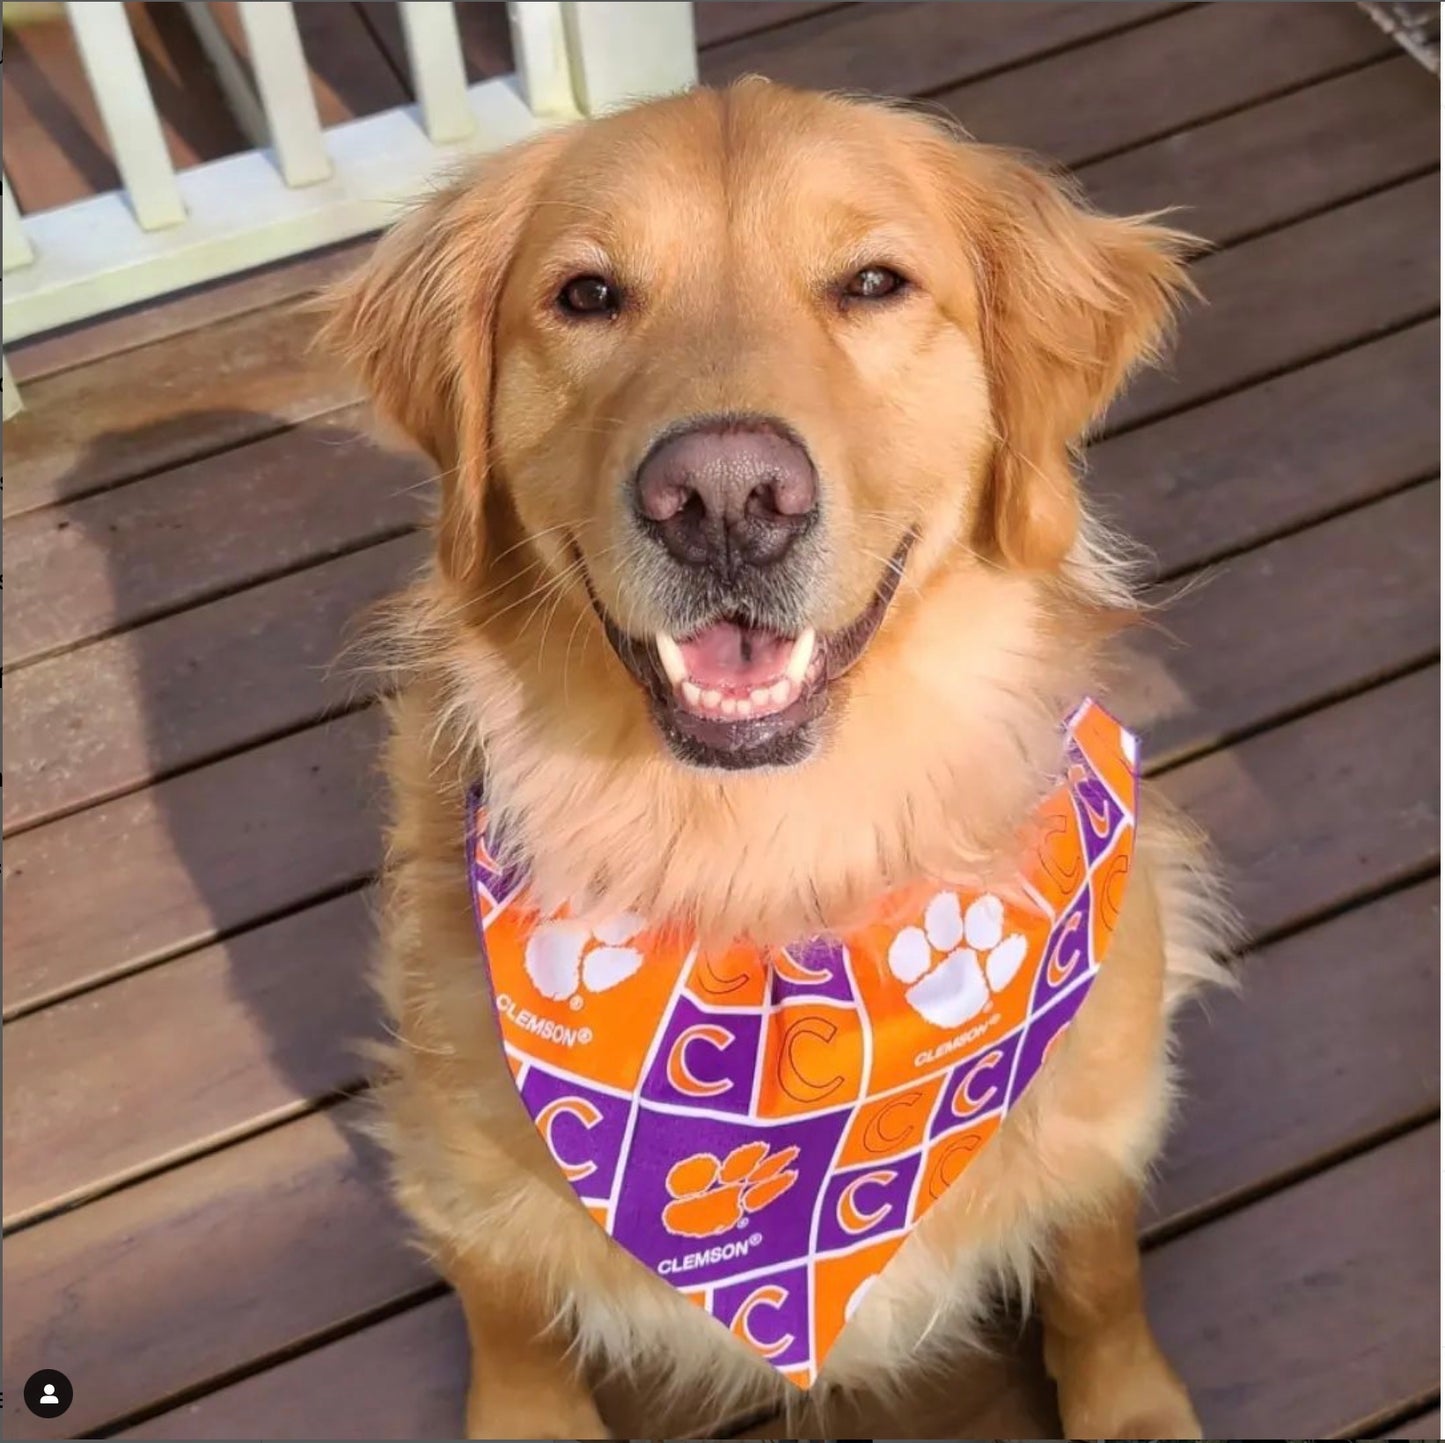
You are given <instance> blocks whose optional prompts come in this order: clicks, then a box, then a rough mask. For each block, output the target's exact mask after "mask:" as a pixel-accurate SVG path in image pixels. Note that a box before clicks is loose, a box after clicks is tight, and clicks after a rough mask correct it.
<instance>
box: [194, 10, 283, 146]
mask: <svg viewBox="0 0 1445 1443" xmlns="http://www.w3.org/2000/svg"><path fill="white" fill-rule="evenodd" d="M181 8H182V9H183V10H184V12H185V16H186V19H187V20H189V21H190V22H191V29H192V30H194V31H195V32H196V39H197V41H198V42H199V43H200V47H201V49H202V50H204V51H205V53H206V59H207V60H209V61H210V62H211V69H212V70H214V71H215V72H216V82H217V84H219V85H220V87H221V94H222V95H224V96H225V97H226V104H227V105H229V106H230V108H231V116H232V118H233V119H234V120H235V122H236V124H237V125H239V126H240V127H241V134H242V135H244V136H245V137H246V139H247V140H249V141H250V142H251V144H252V145H253V146H254V147H255V148H256V149H257V150H264V149H265V148H266V147H267V146H268V145H269V144H270V143H271V135H270V131H269V129H268V128H267V125H266V112H265V111H264V110H262V108H261V97H260V96H259V95H257V94H256V87H255V85H254V84H253V83H252V80H251V77H250V76H249V75H248V74H247V73H246V67H245V66H244V65H243V64H242V63H241V59H240V57H239V56H238V55H237V54H236V52H235V51H234V50H233V49H232V48H231V42H230V41H229V40H228V39H227V38H226V32H225V31H224V30H222V29H221V27H220V26H219V25H218V24H217V23H216V17H215V15H214V14H213V13H212V11H211V7H210V4H209V0H184V3H183V4H182V7H181Z"/></svg>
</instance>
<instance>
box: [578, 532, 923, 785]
mask: <svg viewBox="0 0 1445 1443" xmlns="http://www.w3.org/2000/svg"><path fill="white" fill-rule="evenodd" d="M917 539H918V537H917V533H916V532H915V531H911V530H910V531H909V532H908V533H907V534H906V535H905V536H904V538H903V540H902V541H901V542H899V544H898V547H897V549H896V550H895V551H894V553H893V556H892V559H891V560H890V561H889V563H888V567H887V569H886V570H885V571H884V573H883V578H882V580H881V581H880V582H879V584H878V589H877V590H876V591H875V592H874V593H873V598H872V600H871V601H870V602H869V603H868V605H867V606H866V607H864V609H863V610H862V611H861V612H860V613H859V614H858V615H857V616H856V617H855V618H854V619H853V620H852V621H851V622H849V623H848V625H847V626H845V627H843V628H842V629H841V630H839V631H834V632H830V633H828V634H827V635H826V636H820V637H819V638H818V645H819V647H820V648H821V649H822V655H823V668H822V672H821V674H820V675H819V677H818V680H817V681H816V682H815V683H814V684H813V686H812V687H811V688H810V689H809V690H808V691H807V692H805V693H804V694H803V695H802V696H800V697H799V698H798V699H797V701H795V702H794V703H793V704H792V705H791V706H790V707H788V708H786V709H785V710H784V711H780V712H776V713H774V714H773V715H772V716H766V717H750V718H747V719H746V720H741V721H724V720H722V719H714V718H709V717H699V716H694V715H693V714H692V713H691V712H688V711H686V710H684V709H683V708H682V707H680V706H679V705H678V704H677V701H676V698H675V696H674V693H673V688H672V684H671V683H670V682H669V681H668V679H667V677H666V675H665V674H664V673H663V671H662V664H661V661H660V659H659V658H658V656H657V651H656V648H655V646H654V645H653V643H652V641H651V640H650V639H646V640H644V639H641V638H638V637H634V636H631V635H629V634H628V633H627V632H625V631H623V630H622V629H621V628H620V627H619V626H618V625H617V624H616V622H614V621H613V619H612V617H611V616H610V615H609V614H608V612H607V608H606V607H605V606H603V605H602V602H601V600H600V599H599V598H598V596H597V593H596V591H595V590H593V587H592V578H591V576H590V575H589V573H588V571H587V566H586V563H585V562H584V561H583V559H582V555H581V552H580V551H579V550H578V548H577V545H576V543H575V541H574V542H572V543H571V550H572V553H573V558H574V560H576V561H577V562H578V563H579V566H580V570H581V572H582V577H583V580H584V582H585V584H586V587H587V595H588V597H589V599H590V600H591V602H592V609H593V610H594V611H595V612H596V613H597V618H598V620H599V621H600V622H601V623H602V629H603V631H604V632H605V633H606V635H607V640H608V641H609V642H610V643H611V646H612V649H613V651H615V652H616V653H617V657H618V659H619V660H620V661H621V662H622V664H623V666H624V667H626V668H627V671H628V673H629V674H630V675H631V676H632V678H633V680H634V681H635V682H637V684H638V685H639V686H640V687H641V688H642V690H643V691H644V692H645V693H646V695H647V698H648V701H649V702H650V704H651V708H652V714H653V720H654V721H655V722H656V723H657V726H658V728H659V730H660V731H661V732H662V734H663V736H664V738H665V739H666V740H667V742H668V743H669V745H670V746H671V747H672V749H673V751H674V753H675V754H676V755H677V756H678V758H679V759H680V760H682V761H685V762H687V763H689V764H691V765H693V766H699V767H708V768H721V769H724V770H732V771H737V770H744V769H751V768H757V767H768V766H771V767H780V766H792V765H795V764H796V763H797V762H800V761H802V760H804V759H805V758H806V757H807V756H808V755H809V754H810V753H811V752H812V750H813V747H814V745H815V744H816V740H817V737H816V727H815V725H814V723H816V722H817V721H818V719H819V718H820V717H822V715H823V713H824V712H826V711H827V709H828V701H829V690H830V688H831V687H832V685H833V683H834V682H836V681H837V680H838V679H839V678H840V677H842V676H843V675H844V674H845V673H847V672H848V671H850V670H851V669H852V668H853V667H854V666H855V665H856V664H857V663H858V661H859V659H860V658H861V657H862V655H863V653H864V652H865V651H866V650H867V649H868V644H869V643H870V642H871V641H872V640H873V637H874V636H875V635H876V633H877V631H878V628H879V627H880V626H881V625H882V624H883V618H884V617H885V616H886V615H887V613H888V608H889V606H891V605H892V602H893V598H894V597H895V596H896V595H897V593H898V587H899V584H900V583H901V582H902V580H903V569H904V567H905V565H906V564H907V562H908V556H909V553H910V552H911V551H912V550H913V545H914V542H915V541H916V540H917Z"/></svg>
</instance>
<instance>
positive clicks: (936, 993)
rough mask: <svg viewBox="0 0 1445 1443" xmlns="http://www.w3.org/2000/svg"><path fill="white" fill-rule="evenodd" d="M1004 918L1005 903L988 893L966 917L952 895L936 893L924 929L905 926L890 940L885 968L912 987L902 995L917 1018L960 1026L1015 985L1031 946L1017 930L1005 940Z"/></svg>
mask: <svg viewBox="0 0 1445 1443" xmlns="http://www.w3.org/2000/svg"><path fill="white" fill-rule="evenodd" d="M1003 918H1004V913H1003V903H1002V902H1000V901H999V899H998V898H997V897H995V896H993V895H992V893H988V892H985V893H984V895H983V896H982V897H979V898H978V899H977V900H976V901H975V902H973V903H972V904H971V905H970V906H969V909H968V911H967V913H965V912H964V911H963V910H962V908H961V907H960V905H959V901H958V897H957V895H956V894H955V893H953V892H940V893H939V894H938V895H937V896H936V897H935V898H934V899H933V900H932V901H931V902H930V903H929V904H928V906H927V908H926V909H925V911H924V913H923V926H921V927H905V928H904V929H903V930H902V931H901V932H900V933H899V934H898V935H897V936H896V937H895V938H894V939H893V945H892V946H891V947H890V948H889V949H888V966H889V970H890V971H892V973H893V975H894V976H895V977H896V978H897V979H898V980H899V981H900V982H907V983H911V984H912V985H911V986H910V987H909V988H908V991H907V992H906V993H905V994H904V995H905V996H906V997H907V998H908V1002H909V1005H910V1006H911V1007H912V1008H913V1010H914V1011H915V1012H917V1013H918V1015H919V1016H920V1017H922V1018H924V1019H925V1020H926V1021H929V1022H931V1023H933V1024H934V1026H935V1027H961V1026H962V1025H963V1024H964V1023H965V1022H968V1021H969V1020H970V1019H971V1018H974V1017H977V1016H978V1014H979V1013H980V1012H982V1011H983V1009H984V1008H985V1007H986V1006H987V1005H988V1000H989V997H990V995H991V994H994V993H998V992H1002V991H1003V989H1004V988H1005V987H1007V986H1008V985H1009V983H1010V982H1012V981H1013V979H1014V977H1015V976H1016V975H1017V973H1018V970H1019V968H1020V967H1021V966H1023V961H1024V958H1025V956H1026V955H1027V954H1028V950H1029V944H1028V942H1027V940H1026V939H1025V938H1024V936H1023V935H1022V934H1021V933H1019V932H1011V933H1010V934H1009V935H1008V936H1007V937H1005V936H1004V932H1003ZM960 943H965V944H966V945H965V946H960V945H959V944H960ZM940 953H942V954H945V955H944V956H943V960H942V961H941V962H940V961H938V960H937V959H938V956H939V954H940Z"/></svg>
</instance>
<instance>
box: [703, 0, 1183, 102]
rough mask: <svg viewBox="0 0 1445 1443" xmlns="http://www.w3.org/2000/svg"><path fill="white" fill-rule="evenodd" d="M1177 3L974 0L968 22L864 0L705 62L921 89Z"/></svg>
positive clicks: (888, 1) (807, 79)
mask: <svg viewBox="0 0 1445 1443" xmlns="http://www.w3.org/2000/svg"><path fill="white" fill-rule="evenodd" d="M1179 8H1180V7H1179V6H1177V5H1169V4H1155V3H1147V0H1145V3H1135V0H1100V3H1090V4H1077V3H1070V0H1036V3H1031V4H1029V5H1027V6H1024V7H1020V6H1019V5H1017V4H1014V3H1011V0H977V3H975V4H974V5H973V7H972V9H971V10H970V12H969V17H968V24H967V25H961V24H959V23H958V21H957V20H955V19H953V18H952V17H950V16H949V14H948V12H947V10H945V9H943V8H941V7H940V6H937V5H932V4H928V3H926V0H925V3H900V0H864V3H861V4H855V5H847V6H840V7H838V8H837V9H834V10H830V11H828V12H826V13H825V14H821V15H815V16H812V17H811V18H809V19H805V20H799V21H797V22H796V23H794V24H792V25H785V26H781V27H779V28H778V29H776V30H766V31H762V32H760V33H756V34H752V35H746V36H744V37H742V38H741V39H739V40H736V41H732V42H729V43H727V44H723V45H715V46H712V47H711V48H710V49H708V50H705V51H704V52H703V53H702V55H701V56H700V57H699V66H698V68H699V70H700V72H701V76H702V80H703V82H704V83H705V84H707V85H721V84H725V83H726V82H727V81H730V80H736V79H737V78H738V77H739V76H743V75H766V76H767V77H768V79H770V80H776V81H781V82H783V83H784V84H789V85H801V86H806V87H808V88H809V89H813V90H869V91H879V92H883V93H885V94H889V95H921V94H924V93H926V92H929V91H935V90H941V89H943V88H945V87H948V86H956V85H958V84H960V83H962V82H963V81H965V80H968V79H972V78H974V77H977V76H981V75H984V74H986V73H988V72H990V71H993V70H1000V69H1003V68H1004V67H1006V66H1012V65H1020V64H1023V63H1024V62H1026V61H1028V60H1029V59H1030V58H1032V57H1034V56H1037V55H1040V54H1043V53H1045V52H1047V51H1050V50H1053V49H1057V48H1060V47H1063V46H1068V45H1073V44H1077V43H1078V42H1080V41H1083V40H1088V39H1090V38H1092V37H1094V36H1098V35H1107V34H1109V33H1110V32H1112V31H1115V30H1120V29H1124V28H1127V27H1128V26H1131V25H1138V24H1141V23H1148V22H1151V21H1153V20H1156V19H1159V18H1162V17H1163V16H1166V15H1168V14H1169V13H1170V12H1171V11H1173V10H1177V9H1179Z"/></svg>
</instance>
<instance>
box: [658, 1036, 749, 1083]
mask: <svg viewBox="0 0 1445 1443" xmlns="http://www.w3.org/2000/svg"><path fill="white" fill-rule="evenodd" d="M732 1041H733V1035H732V1033H731V1032H729V1031H728V1030H727V1028H726V1027H718V1026H716V1025H715V1024H714V1023H711V1022H702V1023H699V1024H698V1025H697V1026H696V1027H689V1028H687V1029H685V1030H684V1031H683V1032H682V1033H681V1034H680V1036H679V1037H678V1039H677V1041H676V1042H674V1043H673V1044H672V1051H671V1052H669V1053H668V1055H667V1080H668V1082H670V1083H671V1084H672V1087H673V1090H674V1091H676V1092H680V1093H682V1095H683V1096H684V1097H716V1096H717V1095H718V1093H720V1092H726V1091H727V1090H728V1089H729V1088H730V1087H731V1086H732V1081H731V1079H729V1078H721V1079H720V1080H719V1081H717V1082H705V1081H704V1080H703V1079H702V1078H700V1077H694V1076H693V1074H692V1070H691V1069H690V1068H689V1067H688V1065H687V1049H688V1045H689V1044H690V1043H693V1042H706V1043H707V1044H708V1045H709V1046H710V1047H715V1048H717V1050H718V1051H719V1052H722V1051H723V1050H724V1049H725V1048H727V1047H730V1046H731V1045H732Z"/></svg>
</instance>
